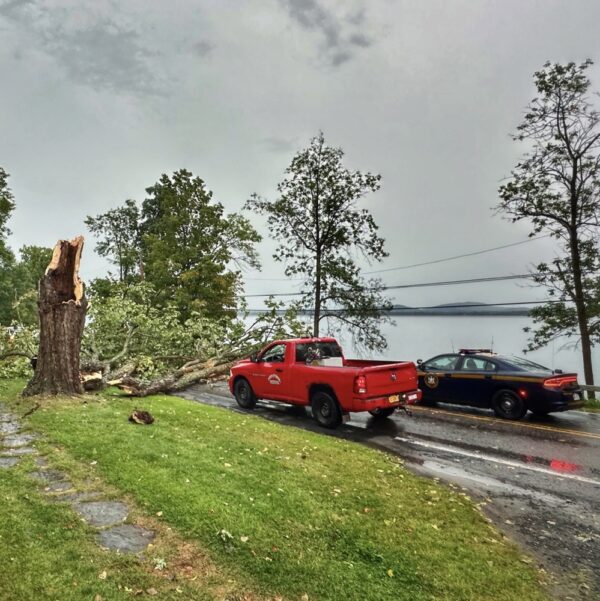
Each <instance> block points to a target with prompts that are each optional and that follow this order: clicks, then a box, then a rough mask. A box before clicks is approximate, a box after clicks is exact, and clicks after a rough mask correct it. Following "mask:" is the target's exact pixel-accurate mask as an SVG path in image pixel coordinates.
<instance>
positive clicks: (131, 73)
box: [46, 21, 157, 93]
mask: <svg viewBox="0 0 600 601" xmlns="http://www.w3.org/2000/svg"><path fill="white" fill-rule="evenodd" d="M46 47H47V48H48V49H49V50H50V52H51V53H52V54H53V55H54V56H55V57H56V58H58V59H59V60H60V62H61V63H62V64H63V65H64V67H65V69H66V70H67V73H68V74H69V76H70V77H71V78H72V79H73V80H75V81H77V82H80V83H84V84H88V85H91V86H92V87H95V88H109V89H112V90H130V91H133V92H145V93H148V92H156V91H157V89H156V84H157V82H156V79H155V77H154V75H153V74H152V73H151V72H150V71H149V69H148V67H147V66H146V64H145V62H144V57H145V56H147V55H148V54H149V52H148V51H147V50H145V49H144V48H143V47H142V46H141V45H140V41H139V35H138V34H137V33H135V32H134V31H130V30H126V29H120V28H119V27H118V26H117V25H115V23H113V22H111V21H105V22H101V23H97V24H95V25H93V26H92V27H90V28H87V29H82V30H76V31H70V32H69V31H61V30H55V31H53V32H49V34H48V36H47V40H46Z"/></svg>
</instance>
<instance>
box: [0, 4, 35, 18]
mask: <svg viewBox="0 0 600 601" xmlns="http://www.w3.org/2000/svg"><path fill="white" fill-rule="evenodd" d="M33 2H34V0H9V1H8V2H3V3H2V4H0V16H3V17H5V18H7V19H16V18H19V16H20V14H21V12H22V10H23V8H25V7H26V6H29V5H32V4H33Z"/></svg>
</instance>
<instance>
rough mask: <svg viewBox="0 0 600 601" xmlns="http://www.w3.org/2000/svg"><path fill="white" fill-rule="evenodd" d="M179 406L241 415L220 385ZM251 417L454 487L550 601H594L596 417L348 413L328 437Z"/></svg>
mask: <svg viewBox="0 0 600 601" xmlns="http://www.w3.org/2000/svg"><path fill="white" fill-rule="evenodd" d="M180 396H182V397H184V398H187V399H190V400H194V401H200V402H204V403H209V404H212V405H218V406H220V407H227V408H230V409H235V410H240V409H239V408H238V406H237V404H236V403H235V400H234V399H233V398H232V397H231V395H230V394H229V391H228V390H227V388H226V387H225V386H224V385H221V384H219V385H215V386H211V387H207V386H193V387H191V388H189V389H188V390H186V391H185V392H182V393H180ZM240 411H241V410H240ZM254 412H255V413H256V414H258V415H261V416H262V417H264V418H266V419H269V420H272V421H276V422H279V423H282V424H287V425H293V426H296V427H300V428H304V429H308V430H313V431H316V432H320V433H322V434H327V435H331V436H340V437H343V438H346V439H349V440H353V441H356V442H360V443H362V444H367V445H369V446H374V447H377V448H380V449H384V450H386V451H388V452H392V453H394V454H396V455H399V456H400V457H402V458H403V459H404V460H405V461H406V465H407V467H408V468H409V469H412V470H413V471H415V472H417V473H419V474H422V475H426V476H430V477H435V478H439V479H440V480H443V481H446V482H452V483H454V484H457V485H459V486H462V487H463V488H464V489H466V490H468V491H469V492H470V493H472V494H473V495H476V496H477V497H478V498H479V499H481V500H482V501H483V502H485V511H486V513H487V515H488V516H489V517H490V518H492V520H493V521H494V522H495V523H496V525H497V526H498V527H499V528H500V529H501V530H503V531H504V533H505V534H506V535H507V536H509V537H510V538H512V539H513V540H516V541H518V542H519V543H520V544H521V545H522V546H523V547H525V549H526V551H527V552H528V553H529V554H531V555H533V556H534V557H535V559H536V560H537V561H538V563H539V565H540V566H541V567H542V568H544V569H545V570H547V571H548V574H549V576H548V577H549V579H550V581H551V582H552V590H553V592H554V594H555V596H556V598H557V599H561V600H565V601H566V600H568V599H573V600H580V599H586V600H587V599H600V414H588V413H583V412H579V411H571V412H567V413H562V414H561V413H559V414H555V415H551V416H548V417H547V418H544V419H540V418H534V417H533V416H530V417H527V418H526V419H525V420H523V421H519V422H508V421H505V420H500V419H497V418H496V417H495V416H494V414H493V413H492V412H491V411H485V410H477V409H472V408H460V407H456V406H450V405H438V406H437V407H432V408H428V407H416V408H415V409H414V410H413V415H412V416H411V417H409V416H407V415H405V414H403V413H401V412H397V413H396V414H394V415H393V416H392V417H391V418H388V419H383V420H374V419H373V418H371V417H370V415H369V414H368V413H358V414H357V413H354V414H351V416H350V421H348V422H347V423H345V424H344V425H343V426H342V427H340V428H339V429H338V430H335V431H328V430H324V429H323V428H321V427H319V426H318V425H317V424H316V423H315V422H314V420H313V419H312V418H311V417H310V411H303V410H301V409H299V408H297V407H290V406H289V405H284V404H281V403H274V402H269V401H266V402H264V401H261V402H259V404H258V405H257V407H256V408H255V409H254Z"/></svg>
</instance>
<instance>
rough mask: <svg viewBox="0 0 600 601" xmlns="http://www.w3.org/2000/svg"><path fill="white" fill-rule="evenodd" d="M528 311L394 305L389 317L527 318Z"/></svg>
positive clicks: (473, 305)
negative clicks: (460, 316) (504, 316)
mask: <svg viewBox="0 0 600 601" xmlns="http://www.w3.org/2000/svg"><path fill="white" fill-rule="evenodd" d="M529 311H530V309H529V308H528V307H526V306H524V305H515V306H498V305H490V304H488V303H477V302H464V303H447V304H444V305H435V306H432V307H425V308H423V307H409V306H407V305H394V306H393V308H392V310H391V311H390V314H391V315H394V316H401V315H412V316H415V315H455V316H457V315H471V316H502V315H506V316H513V317H514V316H527V315H529Z"/></svg>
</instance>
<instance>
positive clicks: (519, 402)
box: [492, 390, 527, 419]
mask: <svg viewBox="0 0 600 601" xmlns="http://www.w3.org/2000/svg"><path fill="white" fill-rule="evenodd" d="M492 409H493V410H494V412H495V413H496V415H497V416H499V417H502V418H504V419H521V418H522V417H523V416H524V415H525V414H526V413H527V407H525V403H524V402H523V399H522V398H521V397H519V395H517V394H516V393H514V392H513V391H512V390H499V391H498V392H497V393H496V394H495V395H494V398H493V399H492Z"/></svg>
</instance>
